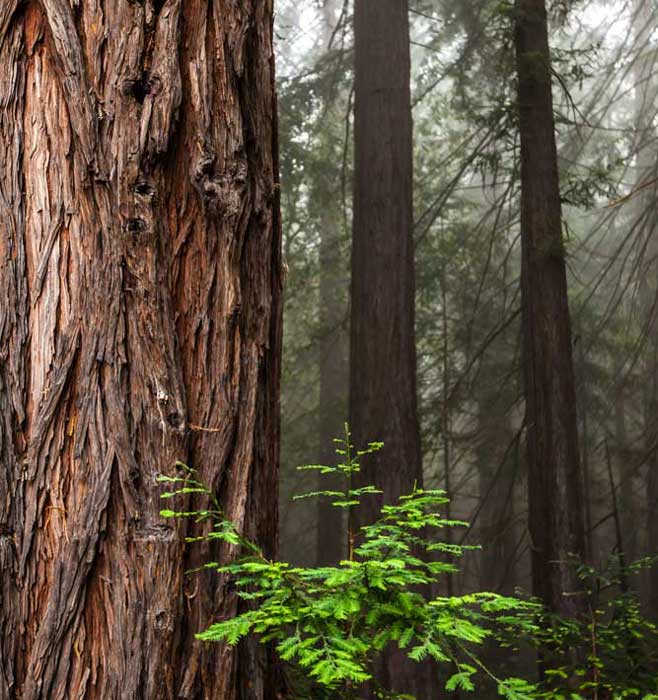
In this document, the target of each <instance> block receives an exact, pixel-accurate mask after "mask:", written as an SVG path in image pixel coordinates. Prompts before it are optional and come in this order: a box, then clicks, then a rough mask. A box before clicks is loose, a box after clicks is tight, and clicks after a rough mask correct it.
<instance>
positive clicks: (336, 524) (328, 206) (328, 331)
mask: <svg viewBox="0 0 658 700" xmlns="http://www.w3.org/2000/svg"><path fill="white" fill-rule="evenodd" d="M322 14H323V17H322V19H323V25H322V26H323V41H322V44H323V49H324V50H326V51H330V50H331V47H330V46H329V44H330V41H331V38H332V36H333V33H334V29H335V26H336V0H325V2H324V5H323V8H322ZM334 83H335V81H333V80H327V81H326V84H327V85H328V86H329V89H327V90H326V94H324V95H323V100H324V109H323V111H324V120H325V123H327V130H326V133H325V139H326V142H327V143H325V144H323V145H324V146H325V148H326V149H327V150H328V151H329V152H330V153H331V151H332V150H333V148H332V139H333V137H334V134H333V133H332V131H331V129H329V128H328V124H329V123H331V122H333V121H334V120H336V119H339V117H338V115H337V114H336V108H335V106H334V105H335V101H336V97H337V95H336V89H335V85H334ZM330 157H331V156H330ZM315 196H316V198H317V200H318V203H319V205H320V206H319V210H320V212H321V220H320V308H319V316H320V334H321V335H320V342H319V348H318V352H319V356H320V362H319V364H320V406H319V418H320V464H334V462H335V461H336V454H335V447H336V446H335V445H334V443H333V440H334V438H338V437H341V436H342V435H343V433H344V430H345V428H344V423H345V411H346V408H347V387H348V371H349V370H348V364H347V337H346V333H345V330H344V326H345V317H346V315H347V309H346V308H345V302H344V298H343V295H342V294H341V293H340V292H339V290H338V283H337V281H339V280H341V279H342V276H343V275H342V269H341V265H342V263H343V255H342V254H341V225H340V221H341V218H342V216H341V212H340V207H339V202H340V200H341V197H340V182H339V181H337V180H336V179H335V172H331V171H329V172H328V173H326V174H325V175H324V176H320V177H319V181H318V184H317V187H316V192H315ZM319 478H320V483H319V484H318V487H319V489H327V488H329V489H333V490H339V489H341V488H343V486H344V484H342V483H341V482H340V480H339V481H338V482H334V483H332V482H331V480H330V479H329V480H328V478H327V475H320V477H319ZM317 513H318V529H317V543H316V544H317V547H316V561H317V564H318V566H325V565H334V564H337V563H338V562H339V561H340V560H341V559H342V558H344V556H345V551H346V547H347V538H346V536H345V524H344V518H343V512H342V510H341V509H340V508H335V507H334V506H332V505H331V501H329V500H328V499H320V500H319V501H318V511H317Z"/></svg>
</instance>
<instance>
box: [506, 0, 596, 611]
mask: <svg viewBox="0 0 658 700" xmlns="http://www.w3.org/2000/svg"><path fill="white" fill-rule="evenodd" d="M515 46H516V56H517V69H518V78H519V86H518V99H519V117H520V133H521V184H522V196H521V237H522V297H523V301H522V306H523V339H524V374H525V393H526V423H527V426H528V428H527V448H528V498H529V510H530V515H529V528H530V536H531V539H532V569H533V589H534V593H535V594H536V595H538V596H539V597H540V598H541V599H542V600H543V601H544V602H545V603H546V605H547V606H548V607H549V608H550V609H552V610H553V611H555V612H560V613H563V614H577V613H579V612H581V611H582V608H583V605H584V598H583V596H578V595H571V596H565V595H564V594H565V593H568V592H575V591H577V590H579V588H580V586H579V581H578V579H577V576H576V573H575V568H574V567H573V566H571V565H570V564H569V563H568V557H569V555H570V554H574V555H577V556H581V557H582V556H583V555H584V552H585V535H584V524H583V507H584V505H583V496H582V493H583V487H582V478H581V471H580V464H579V454H578V428H577V421H576V393H575V387H574V370H573V356H572V342H571V322H570V317H569V305H568V298H567V280H566V268H565V260H564V257H565V252H564V246H563V241H562V228H561V227H562V218H561V205H560V191H559V181H558V168H557V151H556V144H555V126H554V120H553V104H552V94H551V63H550V53H549V46H548V27H547V17H546V7H545V0H516V11H515Z"/></svg>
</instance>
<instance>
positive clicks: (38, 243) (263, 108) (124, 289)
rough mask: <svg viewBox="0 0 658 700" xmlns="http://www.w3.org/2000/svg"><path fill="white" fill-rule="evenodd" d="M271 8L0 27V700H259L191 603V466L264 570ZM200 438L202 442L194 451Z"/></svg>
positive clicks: (248, 676) (266, 670)
mask: <svg viewBox="0 0 658 700" xmlns="http://www.w3.org/2000/svg"><path fill="white" fill-rule="evenodd" d="M271 19H272V7H271V2H269V1H263V0H258V1H257V0H251V1H249V0H247V1H246V2H243V3H241V4H240V5H237V4H224V3H220V2H208V1H204V0H190V1H189V2H185V3H183V2H182V0H164V2H153V1H152V0H145V2H134V3H129V2H125V1H124V0H105V1H104V2H94V1H90V2H84V3H73V7H72V4H71V3H70V2H67V0H41V1H40V2H19V1H18V0H16V1H14V0H9V2H3V3H2V7H0V68H1V70H2V80H1V81H0V105H1V109H0V154H1V157H2V168H1V169H0V212H1V218H0V256H1V258H0V259H1V261H2V262H1V263H0V290H1V292H0V293H1V299H2V302H1V304H2V306H1V307H0V339H1V343H0V353H1V357H2V363H1V364H0V459H1V468H0V569H1V570H2V576H1V582H0V596H1V599H0V698H1V700H17V699H20V700H64V699H67V700H68V699H73V698H75V699H76V700H96V699H98V700H114V699H115V698H116V699H117V700H118V698H135V699H141V700H160V699H163V700H165V699H167V700H168V699H173V698H191V699H198V700H200V699H201V698H222V700H226V699H228V698H231V699H233V698H235V699H238V698H254V699H255V698H258V699H261V698H262V699H265V698H273V697H274V695H275V687H276V683H275V682H274V678H273V666H272V664H271V663H270V659H269V653H268V652H267V651H266V650H265V651H263V650H262V649H259V648H258V647H257V645H255V644H251V643H249V644H245V645H244V646H243V647H241V648H240V649H239V650H238V651H237V652H233V651H230V650H227V649H223V648H221V647H219V646H214V647H209V646H202V645H201V644H200V643H198V642H196V641H195V640H194V639H193V634H194V632H195V631H197V630H199V628H201V627H203V626H204V625H206V624H208V623H209V622H210V621H211V618H213V617H214V616H215V615H227V614H230V613H231V612H232V611H233V610H235V608H236V606H237V601H236V599H235V596H234V595H232V594H231V593H230V591H229V590H228V589H224V588H222V587H214V586H215V585H216V582H215V581H214V580H212V579H210V578H201V577H199V578H189V579H188V578H185V577H184V575H183V571H184V569H185V568H186V566H189V565H191V564H194V563H195V562H196V561H197V560H198V557H199V556H200V555H199V553H198V552H196V551H192V552H187V553H186V551H185V545H184V544H183V539H182V537H183V535H184V534H185V532H184V530H185V529H186V527H187V526H186V524H185V523H181V524H180V525H179V526H178V527H172V526H171V524H169V523H167V522H163V520H162V519H161V517H160V516H159V510H160V507H161V504H160V501H159V491H158V488H157V485H156V481H155V477H156V475H157V474H158V473H162V472H165V473H173V471H174V469H175V467H174V464H175V461H176V460H177V459H181V460H184V461H186V462H187V463H189V464H191V465H193V466H194V467H196V468H197V469H198V470H199V471H200V473H201V477H202V478H203V479H205V480H206V481H207V482H209V483H211V484H212V485H213V486H214V488H215V489H216V490H217V492H218V494H219V495H220V497H221V500H222V502H223V503H224V506H225V508H226V512H227V513H228V515H229V517H231V518H232V519H233V520H235V521H236V522H237V523H238V525H239V526H240V527H241V528H242V529H243V530H244V531H245V532H246V533H248V534H249V535H250V536H252V537H254V538H256V539H258V540H259V541H260V542H261V543H262V544H263V546H264V547H265V549H266V551H268V552H272V551H273V549H274V545H275V528H276V484H277V460H278V431H279V428H278V405H277V404H278V382H279V348H280V253H279V248H280V232H279V217H278V192H277V184H276V179H277V163H276V137H275V114H274V109H275V103H274V92H273V61H272V27H271ZM200 428H207V429H211V430H212V431H213V432H207V431H202V430H200Z"/></svg>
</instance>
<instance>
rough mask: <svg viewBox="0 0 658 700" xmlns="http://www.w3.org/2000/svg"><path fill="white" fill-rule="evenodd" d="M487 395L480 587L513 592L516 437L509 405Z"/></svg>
mask: <svg viewBox="0 0 658 700" xmlns="http://www.w3.org/2000/svg"><path fill="white" fill-rule="evenodd" d="M496 399H497V397H496V396H488V397H485V398H484V400H483V401H482V402H481V403H480V405H479V433H480V434H479V440H478V446H477V465H478V476H479V490H480V504H481V505H480V508H481V512H480V527H479V540H478V541H479V544H481V545H482V556H481V567H482V568H481V571H480V581H479V584H480V587H481V589H482V590H492V591H496V592H499V593H504V594H511V593H513V591H514V586H515V585H516V582H517V581H516V574H515V572H516V556H517V552H516V549H517V546H516V545H517V538H516V536H515V535H516V529H515V527H514V500H515V499H514V497H515V494H514V481H515V478H514V477H515V469H514V454H515V437H514V431H513V430H512V426H511V425H510V418H509V416H508V415H507V410H506V409H507V407H506V406H504V405H501V403H500V402H499V401H497V400H496Z"/></svg>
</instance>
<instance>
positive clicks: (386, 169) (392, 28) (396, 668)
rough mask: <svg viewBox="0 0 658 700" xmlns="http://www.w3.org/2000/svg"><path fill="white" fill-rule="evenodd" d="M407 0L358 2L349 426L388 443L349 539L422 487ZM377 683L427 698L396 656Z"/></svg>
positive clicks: (374, 461) (364, 438) (360, 439)
mask: <svg viewBox="0 0 658 700" xmlns="http://www.w3.org/2000/svg"><path fill="white" fill-rule="evenodd" d="M407 12H408V7H407V2H406V0H356V3H355V7H354V37H355V124H354V143H355V184H354V232H353V244H352V295H351V300H352V308H351V314H352V315H351V344H350V361H351V365H350V422H351V425H352V431H353V442H354V443H355V445H356V446H357V447H359V446H363V445H364V444H366V443H367V442H369V441H373V440H382V441H383V442H384V443H385V447H384V450H383V451H382V452H380V453H378V454H377V455H376V456H373V457H372V458H369V459H367V460H365V462H364V463H363V465H362V471H361V473H360V474H359V475H358V478H357V479H356V481H357V483H358V484H362V485H363V484H375V485H376V486H377V487H379V488H380V489H382V491H383V495H382V496H381V497H373V498H372V499H370V500H369V501H368V502H367V503H366V505H365V506H364V507H362V508H359V509H357V510H356V511H355V513H354V515H353V519H352V523H351V529H352V532H356V531H358V528H359V526H361V525H363V524H364V523H367V522H371V521H372V520H373V519H374V518H375V517H376V514H377V513H378V511H379V508H380V506H381V505H382V502H383V501H386V502H391V501H393V500H395V499H396V498H397V497H398V496H400V495H401V494H403V493H407V492H409V491H411V490H412V488H413V486H414V483H416V484H418V485H419V486H420V485H421V484H422V467H421V457H420V439H419V430H418V420H417V416H416V351H415V335H414V246H413V233H412V227H413V211H412V209H413V205H412V172H413V165H412V163H413V153H412V121H411V99H410V57H409V22H408V16H407ZM383 666H384V667H383V668H382V669H380V673H379V680H380V681H381V682H382V683H384V684H385V685H386V686H387V687H388V688H389V689H392V690H395V691H397V692H405V693H411V694H414V695H416V696H417V697H419V698H423V697H429V692H428V689H427V686H426V685H425V680H426V679H425V676H424V674H423V672H422V671H420V670H418V669H416V668H414V667H413V664H411V663H410V662H409V660H408V659H406V657H405V655H404V654H402V653H400V652H398V653H391V654H390V655H388V657H387V658H386V659H385V661H384V664H383Z"/></svg>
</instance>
